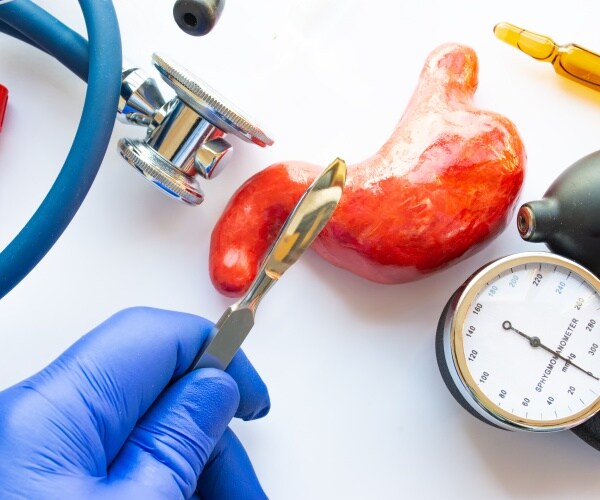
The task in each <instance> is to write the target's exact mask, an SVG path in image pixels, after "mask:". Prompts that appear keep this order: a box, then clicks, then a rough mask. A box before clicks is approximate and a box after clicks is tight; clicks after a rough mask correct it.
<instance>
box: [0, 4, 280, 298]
mask: <svg viewBox="0 0 600 500" xmlns="http://www.w3.org/2000/svg"><path fill="white" fill-rule="evenodd" d="M79 4H80V6H81V10H82V12H83V16H84V19H85V24H86V28H87V32H88V40H85V39H84V38H83V37H82V36H80V35H79V34H78V33H76V32H74V31H73V30H71V29H70V28H68V27H67V26H65V25H64V24H63V23H61V22H60V21H59V20H57V19H56V18H54V17H53V16H51V15H50V14H49V13H48V12H46V11H45V10H43V9H42V8H40V7H38V6H37V5H35V4H34V3H32V2H31V1H30V0H0V31H1V32H3V33H5V34H8V35H10V36H13V37H15V38H17V39H19V40H22V41H24V42H27V43H29V44H30V45H32V46H34V47H36V48H38V49H40V50H43V51H44V52H46V53H48V54H49V55H51V56H53V57H55V58H56V59H57V60H59V61H60V62H61V63H62V64H64V65H65V66H66V67H67V68H68V69H70V70H71V71H73V72H74V73H75V74H76V75H77V76H79V77H80V78H81V79H82V80H84V81H86V82H88V87H87V91H86V97H85V102H84V106H83V111H82V115H81V119H80V122H79V126H78V129H77V132H76V134H75V138H74V140H73V144H72V146H71V149H70V151H69V153H68V155H67V158H66V160H65V162H64V164H63V167H62V169H61V171H60V173H59V175H58V177H57V179H56V181H55V182H54V184H53V185H52V187H51V188H50V190H49V192H48V194H47V195H46V197H45V198H44V200H43V201H42V203H41V204H40V206H39V207H38V209H37V210H36V212H35V213H34V214H33V216H32V217H31V218H30V219H29V221H28V222H27V224H26V225H25V226H24V227H23V229H22V230H21V231H20V232H19V234H18V235H17V236H16V237H15V238H14V239H13V240H12V241H11V242H10V243H9V244H8V246H7V247H6V248H5V249H4V250H3V251H2V252H1V253H0V298H2V297H4V296H5V295H6V294H7V293H8V292H10V291H11V290H12V289H13V288H14V287H15V286H16V285H17V284H18V283H19V282H20V281H21V280H22V279H23V278H24V277H25V276H26V275H27V274H28V273H29V272H30V271H31V270H32V269H33V268H34V267H35V266H36V265H37V264H38V262H39V261H40V260H41V259H42V258H43V257H44V255H46V253H47V252H48V251H49V250H50V248H51V247H52V246H53V245H54V243H55V242H56V241H57V240H58V238H59V237H60V236H61V234H62V233H63V231H64V230H65V229H66V227H67V226H68V224H69V223H70V221H71V220H72V218H73V217H74V215H75V213H76V212H77V210H78V209H79V207H80V206H81V203H82V202H83V200H84V198H85V196H86V195H87V193H88V191H89V189H90V187H91V185H92V183H93V181H94V178H95V177H96V174H97V172H98V169H99V168H100V164H101V163H102V160H103V158H104V155H105V153H106V150H107V147H108V143H109V140H110V136H111V134H112V130H113V126H114V123H115V109H116V110H117V113H118V118H119V120H121V121H124V122H127V123H131V124H134V125H138V126H142V127H145V128H146V137H145V138H144V139H121V140H120V141H119V152H120V154H121V156H122V157H123V158H124V159H125V160H126V161H127V162H128V163H129V164H130V165H132V166H133V167H134V168H135V169H136V170H137V171H138V172H140V173H141V174H143V175H144V177H145V178H146V179H148V180H149V181H151V182H152V184H154V185H155V186H156V187H158V188H160V189H161V190H162V191H163V192H164V193H166V194H168V195H169V196H171V197H173V198H175V199H177V200H179V201H181V202H183V203H186V204H188V205H198V204H200V203H201V202H202V200H203V193H202V190H201V188H200V179H202V178H204V179H211V178H212V177H214V176H215V175H216V174H217V173H218V172H219V170H220V169H221V168H222V166H223V165H224V163H225V161H224V160H225V159H226V158H227V157H228V156H229V152H230V151H231V149H232V146H231V144H230V143H229V142H227V140H226V136H227V134H233V135H235V136H237V137H239V138H241V139H242V140H244V141H246V142H251V143H255V144H258V145H260V146H267V145H270V144H272V143H273V141H272V140H271V139H270V138H269V137H268V136H267V134H265V133H264V132H263V131H262V130H261V129H260V128H259V127H258V126H257V125H255V124H254V123H253V122H252V121H251V120H249V119H248V118H246V117H245V116H244V115H243V114H242V113H240V112H239V111H238V110H237V109H236V108H235V107H234V106H232V105H231V104H229V103H228V102H227V101H226V100H225V99H224V98H223V97H221V96H220V95H219V94H218V93H217V92H216V91H214V90H213V89H212V88H211V87H210V86H209V85H207V84H206V83H205V82H203V81H201V80H200V79H199V78H197V77H195V76H194V75H192V74H191V73H189V72H188V71H187V70H185V69H184V68H182V67H180V66H179V65H178V64H177V63H176V62H174V61H172V60H170V59H169V58H167V57H165V56H163V55H159V54H154V56H153V63H154V67H155V68H156V70H157V71H158V73H159V75H160V76H161V78H162V79H163V80H164V81H165V82H166V83H167V84H168V85H169V86H170V87H171V88H172V89H173V91H174V96H169V97H168V98H165V96H163V94H162V93H161V92H160V90H159V88H158V86H157V84H156V82H155V81H154V79H152V78H151V77H150V76H148V75H147V74H146V73H145V72H144V71H143V70H141V69H140V68H125V69H123V67H122V56H121V38H120V33H119V29H118V21H117V17H116V14H115V11H114V7H113V5H112V2H110V1H108V0H106V1H94V0H79ZM223 6H224V0H177V1H176V2H175V5H174V8H173V15H174V18H175V21H176V22H177V24H178V25H179V26H180V27H181V29H183V30H184V31H185V32H186V33H188V34H191V35H203V34H206V33H208V32H209V31H210V30H211V29H212V27H213V26H214V25H215V23H216V22H217V20H218V19H219V16H220V15H221V12H222V10H223Z"/></svg>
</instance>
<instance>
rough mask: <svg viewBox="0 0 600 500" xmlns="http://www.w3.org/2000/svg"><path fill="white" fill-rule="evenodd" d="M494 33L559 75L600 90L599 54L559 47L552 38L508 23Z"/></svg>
mask: <svg viewBox="0 0 600 500" xmlns="http://www.w3.org/2000/svg"><path fill="white" fill-rule="evenodd" d="M494 34H495V35H496V36H497V37H498V38H499V39H500V40H502V41H504V42H506V43H508V44H509V45H512V46H513V47H516V48H517V49H519V50H521V51H522V52H525V54H528V55H530V56H531V57H533V58H534V59H537V60H538V61H544V62H549V63H551V64H552V66H554V70H555V71H556V72H557V73H558V74H559V75H562V76H564V77H566V78H569V79H570V80H574V81H576V82H577V83H580V84H582V85H585V86H586V87H589V88H591V89H594V90H598V91H600V55H599V54H596V53H594V52H592V51H590V50H587V49H584V48H583V47H580V46H579V45H575V44H572V43H570V44H567V45H557V44H556V43H555V42H554V41H553V40H552V39H551V38H548V37H547V36H544V35H539V34H537V33H533V32H531V31H527V30H524V29H521V28H518V27H517V26H514V25H512V24H509V23H498V24H497V25H496V26H495V27H494Z"/></svg>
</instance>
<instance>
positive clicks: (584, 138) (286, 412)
mask: <svg viewBox="0 0 600 500" xmlns="http://www.w3.org/2000/svg"><path fill="white" fill-rule="evenodd" d="M40 3H42V5H44V6H46V7H47V8H49V9H50V10H51V11H52V12H53V13H55V15H57V17H59V18H60V19H62V20H63V21H64V22H66V23H67V24H69V25H71V26H73V27H76V28H77V29H79V30H80V31H82V32H83V23H82V20H81V16H80V13H79V10H78V7H77V5H76V3H75V2H73V1H71V2H50V1H49V0H46V1H43V2H40ZM115 4H116V8H117V11H118V15H119V19H120V25H121V30H122V34H123V46H124V52H125V54H126V56H127V57H128V58H129V59H130V60H132V61H135V62H136V63H137V64H139V65H141V66H143V67H145V68H146V69H148V70H149V71H153V70H152V69H151V64H150V56H151V53H152V52H153V51H155V50H160V51H163V52H165V53H167V54H170V55H171V56H173V57H174V58H175V59H176V60H178V61H179V62H180V63H181V64H182V65H184V66H186V67H188V68H189V69H190V70H191V71H193V72H194V73H196V74H197V75H198V76H200V77H201V78H202V79H204V80H205V81H207V82H210V83H211V85H212V86H214V87H215V88H217V89H218V90H219V91H220V92H221V93H222V94H223V95H225V96H227V97H228V98H229V99H230V100H231V101H232V102H234V103H236V104H237V105H239V107H240V108H241V109H243V110H246V111H247V112H248V114H249V115H251V116H253V117H256V118H257V119H258V120H259V122H260V123H261V124H262V125H264V127H265V128H266V129H267V130H268V131H269V132H270V133H271V134H272V135H273V136H274V138H275V140H276V143H275V145H274V146H273V147H271V148H269V149H266V150H262V149H260V148H258V147H256V146H252V145H248V144H246V143H241V141H234V142H235V146H236V147H237V150H236V152H235V157H234V159H233V161H232V162H231V163H230V164H229V165H228V167H227V169H226V171H225V172H224V173H223V174H222V175H221V176H220V177H218V178H217V179H215V180H213V181H211V182H205V183H203V188H204V190H205V192H206V202H205V203H204V204H203V205H202V206H201V207H198V208H195V209H192V208H189V207H186V206H183V205H180V204H177V203H176V202H174V201H171V200H170V199H168V198H167V197H165V196H163V195H162V194H161V193H160V192H159V191H158V190H156V189H153V188H152V187H151V186H150V185H149V184H148V183H146V182H144V181H143V179H142V178H141V177H140V176H139V175H137V174H136V173H135V172H134V171H133V169H131V168H130V167H129V166H127V165H126V164H125V163H124V162H123V160H121V159H120V157H119V156H118V154H117V153H116V141H117V140H118V138H119V137H121V136H124V135H139V134H140V132H138V131H136V130H134V129H131V128H130V127H127V126H125V125H122V124H117V126H116V128H115V132H114V135H113V142H112V145H111V148H110V150H109V152H108V154H107V156H106V159H105V161H104V164H103V167H102V168H101V170H100V173H99V175H98V178H97V181H96V182H95V184H94V186H93V187H92V190H91V192H90V194H89V196H88V198H87V199H86V201H85V203H84V205H83V208H82V209H81V210H80V212H79V213H78V215H77V216H76V218H75V220H74V221H73V223H72V224H71V226H70V227H69V228H68V229H67V231H66V232H65V234H64V236H63V237H62V238H61V240H60V241H59V243H58V244H57V245H56V246H55V247H54V248H53V249H52V250H51V251H50V253H49V254H48V256H47V257H46V258H45V259H44V260H43V261H42V263H41V264H40V265H39V266H38V267H37V268H36V269H35V270H34V271H33V272H32V273H31V274H30V275H29V276H28V277H27V278H26V279H25V280H24V281H23V282H22V283H21V284H20V285H19V286H18V287H17V288H15V289H14V290H13V291H12V292H11V293H10V294H9V295H8V296H6V297H5V298H4V299H3V300H2V301H1V302H0V334H1V335H0V386H1V387H7V386H9V385H11V384H12V383H14V382H16V381H18V380H20V379H21V378H23V377H26V376H28V375H30V374H32V373H33V372H35V371H36V370H38V369H40V368H42V367H43V366H44V365H45V364H47V363H48V362H49V361H50V360H52V359H53V358H54V357H55V356H57V355H58V354H59V353H60V352H61V351H63V350H64V349H65V348H66V347H67V346H68V345H70V344H71V343H72V342H74V341H75V340H76V339H77V338H79V337H80V336H81V335H82V334H83V333H85V332H86V331H88V330H89V329H91V328H93V327H94V326H95V325H96V324H98V323H99V322H101V321H102V320H104V319H105V318H106V317H108V316H109V315H111V314H112V313H114V312H115V311H117V310H120V309H122V308H125V307H128V306H133V305H148V306H155V307H161V308H170V309H177V310H183V311H188V312H193V313H197V314H200V315H203V316H206V317H208V318H211V319H213V320H216V319H217V318H218V317H219V316H220V315H221V313H222V311H223V310H224V308H225V307H226V306H227V305H228V304H230V303H231V300H230V299H227V298H225V297H222V296H220V295H219V294H218V293H217V292H216V291H215V290H214V289H213V287H212V285H211V284H210V282H209V279H208V271H207V261H208V245H209V238H210V232H211V230H212V227H213V225H214V223H215V221H216V219H217V217H218V216H219V214H220V213H221V211H222V209H223V208H224V205H225V203H226V202H227V200H228V199H229V197H230V196H231V194H232V193H233V192H234V191H235V189H236V188H237V187H238V186H239V185H240V184H241V182H242V181H243V180H245V179H246V178H247V177H249V176H250V175H251V174H252V173H254V172H256V171H258V170H260V169H262V168H264V167H266V166H267V165H269V164H271V163H273V162H275V161H279V160H287V159H301V160H306V161H310V162H314V163H318V164H322V165H326V164H327V163H328V162H329V161H330V160H331V159H332V158H333V157H335V156H338V155H339V156H341V157H343V158H345V159H346V160H347V161H348V163H350V164H351V163H355V162H357V161H360V160H362V159H363V158H365V157H367V156H369V155H371V154H372V153H374V152H375V151H376V149H377V148H378V147H379V146H380V145H381V144H382V143H383V142H384V140H385V139H387V137H388V134H389V133H390V132H391V129H392V127H393V126H394V124H395V122H396V121H397V120H398V119H399V118H400V116H401V114H402V112H403V110H404V107H405V105H406V104H407V102H408V99H409V97H410V95H411V93H412V91H413V89H414V87H415V85H416V82H417V78H418V75H419V73H420V71H421V67H422V65H423V63H424V61H425V58H426V56H427V54H428V53H429V52H430V51H431V50H432V49H434V48H435V47H436V46H437V45H439V44H441V43H444V42H448V41H456V42H461V43H464V44H468V45H470V46H472V47H473V48H474V49H475V50H476V52H477V54H478V56H479V59H480V83H479V90H478V91H477V94H476V103H477V104H478V105H480V106H481V107H483V108H488V109H492V110H494V111H498V112H500V113H502V114H504V115H506V116H507V117H509V118H510V119H511V120H513V121H514V122H515V124H516V125H517V127H518V129H519V131H520V133H521V136H522V138H523V141H524V143H525V146H526V148H527V153H528V170H527V176H526V180H525V184H524V188H523V192H522V195H521V199H520V201H522V202H524V201H527V200H531V199H537V198H539V197H541V196H542V195H543V193H544V192H545V190H546V189H547V187H548V186H549V185H550V183H551V182H552V181H553V180H554V178H555V177H556V176H557V175H558V174H559V173H560V172H561V171H562V170H563V169H565V168H566V167H567V166H569V165H570V164H571V163H573V162H574V161H576V160H577V159H579V158H580V157H582V156H584V155H586V154H588V153H590V152H592V151H595V150H596V149H598V148H599V146H600V135H599V134H598V130H600V94H598V93H595V92H593V91H591V90H588V89H586V88H584V87H581V86H578V85H576V84H574V83H571V82H569V81H567V80H565V79H564V78H561V77H559V76H557V75H555V73H554V71H553V69H552V67H551V66H550V65H548V64H542V63H538V62H535V61H534V60H533V59H530V58H529V57H527V56H526V55H524V54H522V53H519V52H518V51H517V50H516V49H513V48H511V47H509V46H508V45H506V44H504V43H502V42H500V41H498V40H497V39H496V38H495V37H494V35H493V33H492V28H493V26H494V24H495V23H497V22H499V21H509V22H512V23H514V24H517V25H520V26H522V27H525V28H529V29H531V30H534V31H538V32H540V33H544V34H547V35H549V36H552V37H553V38H554V39H555V40H556V41H558V42H561V43H567V42H576V43H579V44H580V45H583V46H584V47H588V48H590V49H592V50H596V51H599V52H600V32H599V31H598V22H597V19H598V15H599V14H600V6H598V4H597V2H594V1H591V0H590V1H582V0H572V1H571V2H568V3H559V2H555V3H552V2H543V3H542V2H523V1H516V0H504V1H502V2H493V3H491V2H476V1H466V0H463V1H456V0H454V1H435V0H423V1H420V2H392V1H388V2H359V1H357V0H303V1H300V0H295V1H281V0H279V1H278V0H252V1H251V0H246V1H242V0H228V3H227V5H226V8H225V11H224V13H223V16H222V18H221V21H220V23H219V24H218V26H217V27H216V28H215V30H214V31H213V32H212V33H211V34H210V35H209V36H207V37H205V38H192V37H189V36H187V35H185V34H183V32H181V31H179V29H178V28H177V26H176V25H175V22H174V21H173V19H172V17H171V13H170V12H171V7H172V2H169V1H161V2H143V1H141V0H129V1H127V2H126V1H124V0H121V1H118V2H115ZM1 43H2V49H1V51H0V82H2V83H3V84H5V85H6V86H7V87H8V88H9V89H10V91H11V94H10V104H9V109H8V115H7V118H6V121H5V127H4V131H3V132H2V134H0V247H4V246H5V245H6V244H8V242H9V241H10V240H11V239H12V237H14V235H15V234H16V233H17V231H18V230H19V229H20V228H21V227H22V226H23V224H24V223H25V221H26V220H27V219H28V218H29V216H30V215H31V214H32V213H33V211H34V210H35V208H36V207H37V205H38V204H39V202H40V201H41V200H42V198H43V196H44V195H45V193H46V192H47V190H48V189H49V187H50V185H51V183H52V182H53V180H54V179H55V177H56V175H57V172H58V169H59V167H60V165H62V162H63V160H64V157H65V155H66V153H67V151H68V147H69V146H70V143H71V140H72V137H73V133H74V130H75V127H76V125H77V121H78V118H79V113H80V109H81V105H82V102H83V96H84V92H85V86H84V85H83V84H82V83H81V82H80V81H79V80H77V79H76V78H75V77H74V76H72V75H70V74H69V73H68V72H67V71H66V70H64V69H63V68H62V67H61V66H59V65H58V63H56V62H55V61H53V60H51V59H50V58H48V57H47V56H45V55H43V54H41V53H37V52H36V51H35V50H33V49H31V48H29V47H27V46H25V45H24V44H21V43H18V42H15V41H13V40H10V39H8V38H7V37H4V36H2V38H1ZM535 249H545V247H543V246H542V245H531V244H527V243H524V242H522V241H521V240H520V238H519V237H518V235H517V232H516V227H515V224H514V223H512V224H511V225H510V226H509V227H508V228H507V229H506V230H505V231H504V232H503V233H502V234H501V235H500V236H499V237H498V238H497V239H495V240H494V241H493V242H492V243H491V244H490V245H489V246H487V247H486V248H485V249H484V250H483V251H481V252H479V253H478V254H476V255H474V256H472V257H471V258H469V259H467V260H465V261H463V262H461V263H459V264H457V265H455V266H453V267H451V268H449V269H447V270H445V271H443V272H440V273H437V274H434V275H432V276H430V277H428V278H426V279H423V280H421V281H417V282H414V283H409V284H404V285H397V286H384V285H377V284H373V283H369V282H367V281H365V280H362V279H360V278H357V277H355V276H354V275H352V274H350V273H348V272H345V271H342V270H339V269H336V268H334V267H332V266H331V265H329V264H328V263H326V262H324V261H322V260H321V259H320V258H319V257H318V256H316V254H313V253H311V252H309V253H308V254H307V255H306V256H305V257H303V259H302V260H301V261H300V262H299V263H298V264H297V265H296V266H295V267H294V268H292V269H291V270H290V271H289V273H288V274H286V275H285V277H284V279H283V280H282V281H281V283H279V284H278V285H277V286H276V287H275V288H274V289H273V290H272V292H271V293H270V295H269V296H268V297H267V298H266V299H265V300H264V302H263V303H262V305H261V307H260V309H259V311H258V316H257V324H256V326H255V328H254V330H253V332H252V334H251V335H250V337H249V338H248V340H247V342H246V343H245V345H244V349H245V351H246V352H247V354H248V355H249V356H250V358H251V359H252V360H253V362H254V364H255V365H256V367H257V368H258V370H259V371H260V372H261V374H262V376H263V378H264V380H265V381H266V383H267V384H268V386H269V389H270V394H271V398H272V411H271V413H270V414H269V416H268V417H266V418H265V419H263V420H261V421H257V422H252V423H243V422H235V423H234V424H233V427H234V429H235V431H236V432H237V434H238V435H239V436H240V438H241V439H242V441H243V442H244V444H245V446H246V447H247V450H248V452H249V454H250V456H251V458H252V460H253V463H254V465H255V468H256V470H257V473H258V475H259V477H260V478H261V481H262V483H263V485H264V488H265V490H266V492H267V493H268V494H269V496H270V497H272V498H281V499H283V498H285V499H289V500H293V499H307V498H314V499H331V498H345V499H362V498H380V499H391V498H417V497H419V498H441V497H445V498H544V499H546V498H582V499H583V498H597V497H598V495H599V494H600V453H599V452H597V451H595V450H594V449H592V448H591V447H589V446H588V445H587V444H585V443H584V442H583V441H580V440H579V439H578V438H577V437H576V436H574V435H573V434H572V433H570V432H563V433H557V434H551V435H533V434H522V433H509V432H505V431H500V430H496V429H493V428H491V427H488V426H486V425H485V424H483V423H481V422H479V421H476V420H475V419H474V418H472V417H471V416H470V415H468V414H467V413H466V412H465V411H464V410H462V408H460V407H459V405H458V404H457V403H456V402H455V401H454V400H453V399H452V397H451V396H450V394H449V393H448V391H447V390H446V387H445V386H444V383H443V382H442V379H441V377H440V375H439V372H438V368H437V365H436V361H435V353H434V338H435V329H436V325H437V321H438V317H439V314H440V312H441V310H442V307H443V305H444V304H445V302H446V300H447V299H448V297H449V296H450V294H451V293H452V292H453V291H454V290H455V289H456V287H458V286H459V285H460V283H461V282H462V281H463V280H464V279H465V278H466V277H467V276H468V275H469V274H470V273H471V272H472V271H473V270H475V269H476V268H477V267H479V266H480V265H481V264H483V263H485V262H487V261H489V260H492V259H494V258H496V257H499V256H503V255H505V254H508V253H513V252H518V251H523V250H535Z"/></svg>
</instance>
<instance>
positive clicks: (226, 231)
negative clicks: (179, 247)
mask: <svg viewBox="0 0 600 500" xmlns="http://www.w3.org/2000/svg"><path fill="white" fill-rule="evenodd" d="M476 88H477V56H476V54H475V52H474V51H473V50H472V49H470V48H469V47H465V46H462V45H456V44H447V45H443V46H441V47H439V48H437V49H436V50H434V51H433V52H432V53H431V54H430V56H429V57H428V59H427V61H426V64H425V66H424V68H423V70H422V72H421V76H420V79H419V83H418V86H417V88H416V90H415V92H414V94H413V96H412V98H411V100H410V102H409V104H408V107H407V109H406V111H405V112H404V115H403V116H402V118H401V119H400V122H399V123H398V125H397V126H396V128H395V130H394V132H393V133H392V136H391V137H390V138H389V139H388V141H387V142H386V143H385V144H384V145H383V146H382V147H381V149H380V150H379V151H378V152H377V153H376V154H375V155H374V156H372V157H370V158H368V159H366V160H364V161H363V162H361V163H358V164H355V165H350V166H349V167H348V178H347V182H346V188H345V190H344V194H343V196H342V199H341V201H340V205H339V206H338V208H337V210H336V212H335V213H334V215H333V218H332V219H331V221H330V222H329V223H328V224H327V226H326V227H325V229H324V230H323V232H322V233H321V234H320V235H319V237H318V238H317V240H316V241H315V242H314V243H313V245H312V248H313V249H314V250H315V251H316V252H317V253H318V254H319V255H321V256H322V257H323V258H325V259H326V260H328V261H329V262H331V263H332V264H334V265H336V266H338V267H341V268H344V269H347V270H349V271H351V272H353V273H355V274H358V275H359V276H362V277H364V278H367V279H369V280H372V281H376V282H380V283H402V282H406V281H411V280H414V279H417V278H419V277H422V276H424V275H426V274H428V273H431V272H433V271H435V270H438V269H441V268H443V267H445V266H447V265H448V264H450V263H453V262H456V261H457V259H459V258H463V257H465V256H466V255H468V254H469V253H470V252H473V251H474V250H475V249H476V248H478V247H480V246H481V245H482V244H483V243H484V242H486V241H488V240H489V239H490V238H491V237H493V236H494V235H496V234H497V233H498V232H499V231H500V230H501V229H503V228H504V227H505V226H506V224H507V222H508V220H509V219H510V217H511V215H512V213H513V209H514V205H515V203H516V200H517V196H518V194H519V191H520V189H521V185H522V183H523V177H524V168H525V150H524V147H523V143H522V142H521V139H520V137H519V134H518V132H517V130H516V128H515V126H514V125H513V124H512V122H511V121H510V120H508V119H507V118H505V117H504V116H501V115H499V114H497V113H493V112H490V111H484V110H481V109H478V108H477V107H475V106H474V105H473V94H474V93H475V90H476ZM320 170H322V167H319V166H315V165H310V164H307V163H303V162H283V163H277V164H275V165H272V166H270V167H268V168H266V169H265V170H263V171H261V172H259V173H257V174H256V175H254V176H253V177H252V178H250V179H249V180H248V181H246V183H245V184H244V185H243V186H242V187H241V188H240V189H239V190H238V191H237V192H236V193H235V194H234V196H233V197H232V199H231V200H230V202H229V204H228V206H227V207H226V209H225V211H224V213H223V215H222V216H221V218H220V219H219V221H218V222H217V224H216V226H215V228H214V231H213V234H212V239H211V248H210V263H209V265H210V274H211V279H212V280H213V284H214V285H215V287H216V288H217V289H218V290H219V291H220V292H221V293H224V294H226V295H231V296H239V295H241V294H242V293H243V292H244V291H245V290H246V289H247V288H248V286H249V285H250V283H251V281H252V280H253V279H254V276H255V274H256V272H257V269H258V267H259V265H260V263H261V259H262V257H263V256H264V255H265V253H266V251H267V250H268V248H269V246H270V245H271V243H272V242H273V241H274V239H275V237H276V236H277V233H278V231H279V229H280V227H281V226H282V225H283V222H284V220H285V219H286V217H287V215H288V214H289V213H290V212H291V210H292V208H293V207H294V205H295V204H296V202H297V201H298V199H299V198H300V196H301V195H302V193H303V191H304V190H305V189H306V188H307V187H308V185H309V184H310V182H311V181H312V179H313V178H314V177H315V175H316V173H317V172H319V171H320Z"/></svg>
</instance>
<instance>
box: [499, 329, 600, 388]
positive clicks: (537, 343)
mask: <svg viewBox="0 0 600 500" xmlns="http://www.w3.org/2000/svg"><path fill="white" fill-rule="evenodd" d="M502 328H504V329H505V330H512V331H513V332H515V333H518V334H519V335H520V336H521V337H523V338H526V339H527V340H529V345H530V346H531V347H541V348H542V349H544V351H547V352H549V353H550V354H552V355H553V356H556V357H557V358H560V359H562V360H563V361H564V362H565V363H569V364H570V365H572V366H574V367H575V368H577V369H578V370H581V371H582V372H583V373H585V374H587V375H589V376H590V377H592V378H595V379H596V380H600V378H598V377H596V375H594V374H593V373H592V372H588V371H587V370H584V369H583V368H581V366H578V365H576V364H575V363H573V361H571V360H570V359H569V358H566V357H564V356H563V355H562V354H560V353H558V352H556V351H553V350H552V349H550V348H549V347H548V346H546V345H544V344H542V341H541V340H540V338H539V337H530V336H529V335H527V334H525V333H523V332H522V331H521V330H517V329H516V328H515V327H514V326H512V323H511V322H510V321H504V322H503V323H502Z"/></svg>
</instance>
